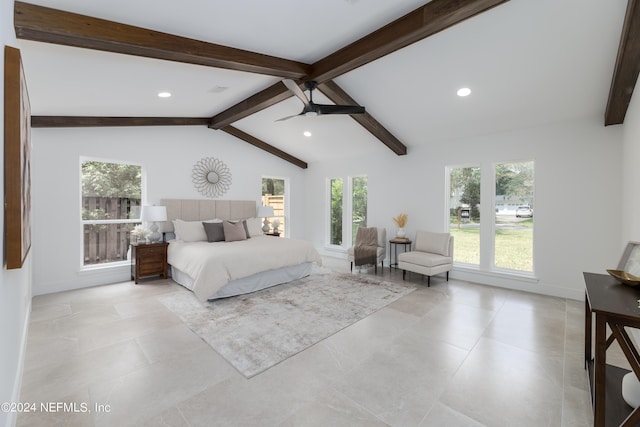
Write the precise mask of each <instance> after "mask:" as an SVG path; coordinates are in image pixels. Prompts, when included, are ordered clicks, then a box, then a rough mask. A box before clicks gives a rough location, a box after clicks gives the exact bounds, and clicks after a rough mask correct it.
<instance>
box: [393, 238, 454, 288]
mask: <svg viewBox="0 0 640 427" xmlns="http://www.w3.org/2000/svg"><path fill="white" fill-rule="evenodd" d="M452 267H453V236H452V235H450V234H449V233H431V232H429V231H418V232H416V240H415V246H414V250H412V251H409V252H405V253H402V254H399V255H398V268H399V269H401V270H402V279H403V280H404V279H405V276H406V274H407V270H408V271H412V272H414V273H419V274H422V275H425V276H427V286H431V276H433V275H435V274H440V273H445V272H446V273H447V281H449V271H451V268H452Z"/></svg>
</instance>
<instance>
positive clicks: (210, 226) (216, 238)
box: [202, 222, 224, 242]
mask: <svg viewBox="0 0 640 427" xmlns="http://www.w3.org/2000/svg"><path fill="white" fill-rule="evenodd" d="M202 225H203V226H204V231H205V233H207V240H208V241H209V242H224V227H223V226H222V223H221V222H203V223H202Z"/></svg>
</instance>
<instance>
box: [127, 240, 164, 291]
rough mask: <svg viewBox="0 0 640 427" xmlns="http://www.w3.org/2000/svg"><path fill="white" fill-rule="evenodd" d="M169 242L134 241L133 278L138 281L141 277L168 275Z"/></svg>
mask: <svg viewBox="0 0 640 427" xmlns="http://www.w3.org/2000/svg"><path fill="white" fill-rule="evenodd" d="M168 247H169V244H168V243H166V242H160V243H132V244H131V280H135V283H136V284H138V281H139V280H140V278H141V277H146V276H162V277H164V278H165V279H166V278H167V277H168V275H167V271H168V265H167V248H168Z"/></svg>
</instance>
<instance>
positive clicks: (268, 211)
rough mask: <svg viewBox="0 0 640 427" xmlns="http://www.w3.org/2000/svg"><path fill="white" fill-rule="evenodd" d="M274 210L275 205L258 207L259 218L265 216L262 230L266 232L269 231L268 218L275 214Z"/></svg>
mask: <svg viewBox="0 0 640 427" xmlns="http://www.w3.org/2000/svg"><path fill="white" fill-rule="evenodd" d="M274 215H275V214H274V212H273V206H259V207H258V218H264V222H263V225H262V231H264V232H265V233H268V232H269V220H268V218H271V217H272V216H274Z"/></svg>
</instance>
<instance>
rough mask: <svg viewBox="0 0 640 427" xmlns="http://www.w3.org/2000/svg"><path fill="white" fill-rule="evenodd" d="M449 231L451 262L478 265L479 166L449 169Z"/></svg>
mask: <svg viewBox="0 0 640 427" xmlns="http://www.w3.org/2000/svg"><path fill="white" fill-rule="evenodd" d="M449 232H450V233H451V235H453V237H454V242H455V245H454V247H455V250H454V252H453V261H454V262H456V263H463V264H472V265H476V266H479V265H480V168H479V167H457V168H449Z"/></svg>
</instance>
